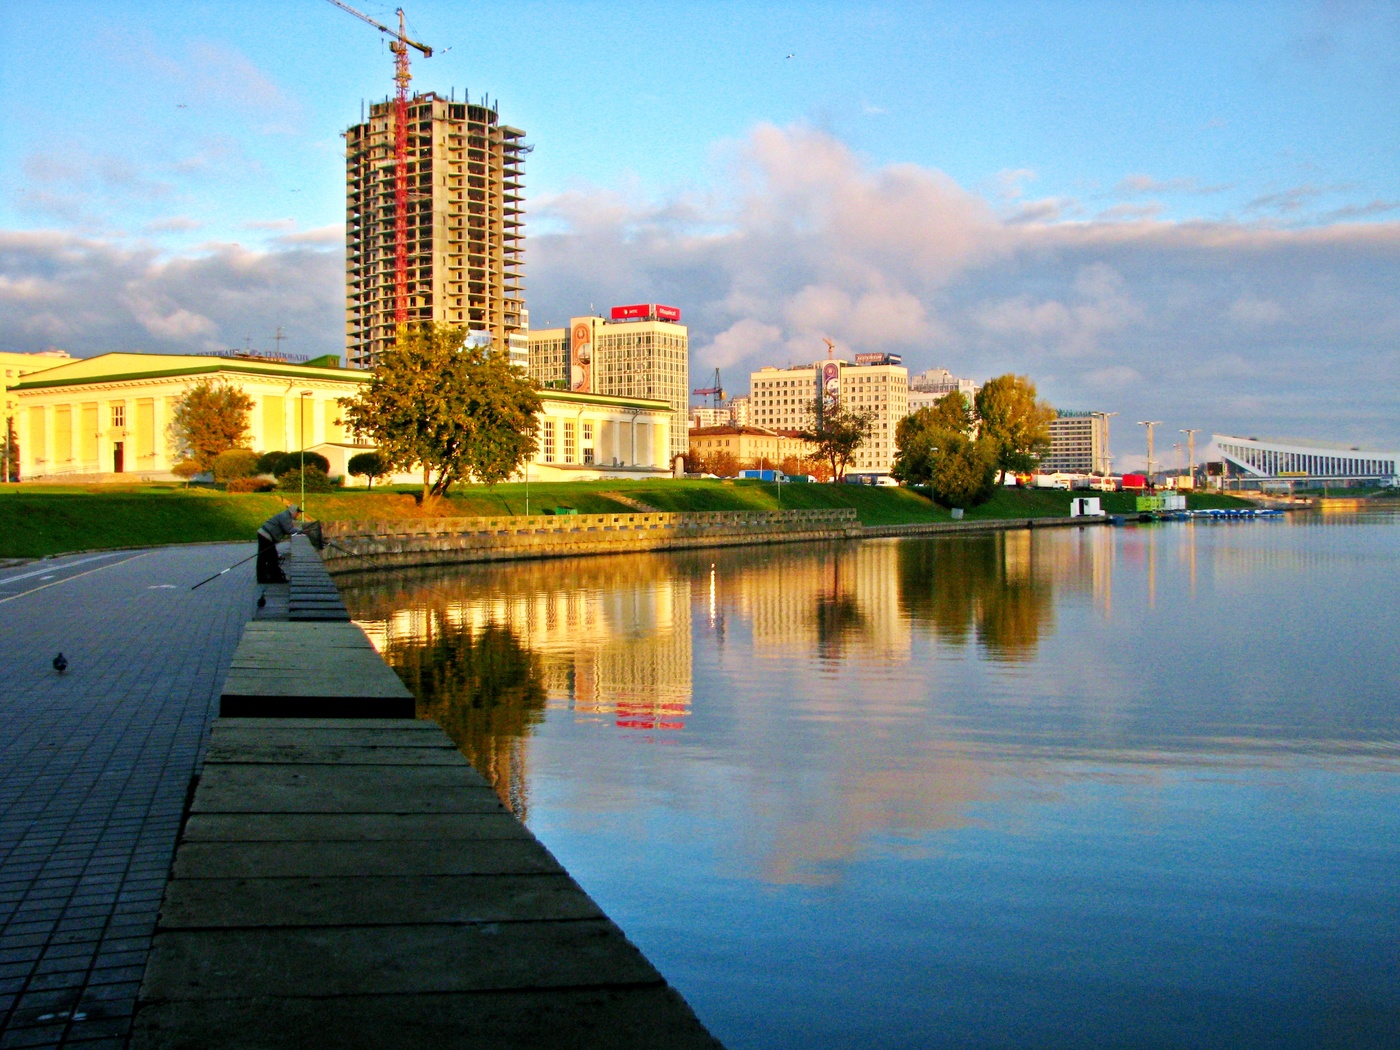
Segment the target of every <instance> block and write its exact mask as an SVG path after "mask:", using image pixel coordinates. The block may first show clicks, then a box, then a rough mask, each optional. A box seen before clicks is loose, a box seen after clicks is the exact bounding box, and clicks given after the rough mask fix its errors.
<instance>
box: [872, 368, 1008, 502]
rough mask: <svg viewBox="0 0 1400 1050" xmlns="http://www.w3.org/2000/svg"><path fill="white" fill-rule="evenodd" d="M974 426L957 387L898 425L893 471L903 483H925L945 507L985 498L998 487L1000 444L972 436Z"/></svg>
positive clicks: (980, 500)
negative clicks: (997, 470)
mask: <svg viewBox="0 0 1400 1050" xmlns="http://www.w3.org/2000/svg"><path fill="white" fill-rule="evenodd" d="M952 398H956V399H957V400H956V401H951V400H950V399H952ZM970 429H971V419H970V417H969V415H968V412H967V401H966V400H965V399H964V398H963V397H962V395H961V394H958V393H957V392H956V391H955V392H953V393H951V394H949V395H948V396H947V397H946V398H943V399H942V400H941V401H939V402H938V403H937V404H934V405H931V406H929V407H927V408H921V409H919V410H918V411H917V412H915V413H914V414H913V415H910V416H906V417H905V418H903V419H901V420H900V421H899V424H898V425H897V426H896V427H895V449H896V454H895V462H894V467H893V468H892V469H891V471H890V473H891V474H893V475H894V476H895V477H896V478H898V479H899V480H900V481H903V482H904V483H905V484H909V485H927V486H928V487H929V490H930V493H931V495H932V496H933V498H934V499H936V500H937V501H938V502H939V503H942V504H943V505H945V506H949V507H972V506H976V505H977V504H978V503H982V502H983V501H985V500H986V499H987V498H988V497H989V496H991V494H992V492H993V490H994V487H995V483H996V469H997V468H996V447H995V445H994V444H993V443H992V441H991V440H990V439H989V438H986V437H979V438H973V437H972V436H971V435H970V434H969V433H968V430H970Z"/></svg>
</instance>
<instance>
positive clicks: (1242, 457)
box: [1211, 434, 1400, 485]
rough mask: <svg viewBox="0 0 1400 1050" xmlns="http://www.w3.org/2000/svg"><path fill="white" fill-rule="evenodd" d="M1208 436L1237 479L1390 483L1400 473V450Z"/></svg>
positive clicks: (1225, 435)
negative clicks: (1383, 450) (1379, 450)
mask: <svg viewBox="0 0 1400 1050" xmlns="http://www.w3.org/2000/svg"><path fill="white" fill-rule="evenodd" d="M1211 440H1213V441H1214V442H1215V444H1216V447H1218V448H1219V449H1220V454H1221V455H1222V456H1223V457H1224V459H1225V462H1226V463H1227V464H1229V468H1230V473H1231V474H1232V475H1234V476H1235V478H1236V479H1237V480H1245V481H1260V482H1262V481H1292V482H1300V483H1307V482H1338V483H1340V482H1351V481H1359V482H1380V483H1381V484H1391V485H1393V484H1395V483H1396V479H1397V476H1400V470H1397V466H1400V452H1378V451H1373V450H1370V449H1363V448H1360V447H1358V446H1356V445H1323V444H1312V443H1309V442H1299V441H1291V442H1283V441H1260V440H1259V439H1258V438H1252V437H1237V436H1235V435H1233V434H1212V435H1211Z"/></svg>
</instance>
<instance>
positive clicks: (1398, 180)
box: [0, 0, 1400, 465]
mask: <svg viewBox="0 0 1400 1050" xmlns="http://www.w3.org/2000/svg"><path fill="white" fill-rule="evenodd" d="M358 6H360V7H361V9H362V10H365V11H367V12H368V13H369V14H371V15H373V16H374V17H376V18H378V19H379V20H381V21H385V22H387V21H389V20H390V19H392V18H393V9H392V7H390V6H388V5H386V4H384V3H373V2H369V0H365V2H363V3H361V4H359V5H358ZM409 16H410V27H411V30H412V32H413V33H414V34H416V35H417V36H418V37H419V38H420V39H422V40H425V41H426V42H427V43H429V44H432V45H433V46H434V47H435V48H436V49H437V52H438V53H437V54H436V55H435V56H434V57H433V58H432V59H429V60H423V61H418V62H417V63H415V67H414V73H415V84H416V86H418V87H419V88H421V89H429V88H431V89H435V90H438V91H442V92H447V91H453V90H455V91H456V92H457V95H458V97H461V95H462V93H463V92H470V94H471V97H472V98H474V99H475V98H478V97H479V96H481V95H482V94H483V93H484V94H488V95H489V96H490V97H491V99H492V100H499V106H500V110H501V114H502V119H503V120H505V121H506V122H507V123H511V124H514V125H516V126H518V127H521V128H524V129H525V130H526V131H527V132H528V134H529V139H530V141H531V142H533V143H534V145H535V151H534V153H533V154H532V155H531V156H530V159H529V163H528V167H527V172H528V179H527V184H528V209H529V215H528V218H529V227H528V234H529V240H528V242H527V243H528V255H527V258H528V264H527V284H528V288H529V291H528V299H529V305H530V309H531V315H532V318H533V321H534V323H535V324H536V326H539V325H542V324H545V323H560V322H562V321H564V320H565V319H567V318H568V317H569V316H571V315H574V314H580V313H584V312H586V311H587V310H588V309H589V307H590V305H592V306H595V307H597V308H599V309H603V308H605V307H607V306H608V305H611V304H614V303H620V302H637V301H646V300H651V301H661V302H669V303H674V304H675V305H678V306H680V307H681V308H682V309H683V310H684V312H685V319H686V321H687V323H688V324H689V325H690V329H691V340H692V342H691V346H692V366H691V367H692V378H693V379H694V380H695V382H696V385H703V384H701V383H700V380H701V379H702V378H703V377H704V376H705V375H706V374H707V373H708V372H709V370H711V369H713V368H714V367H717V366H718V367H720V368H722V369H723V370H724V375H725V379H726V385H727V386H729V387H731V388H735V387H737V388H739V389H742V388H743V387H744V386H745V385H746V379H747V372H748V370H749V369H750V368H754V367H757V366H759V365H761V364H769V363H774V364H780V365H782V364H787V363H789V362H790V361H791V362H797V361H807V360H811V359H813V358H814V357H817V356H821V355H822V353H823V350H824V348H823V346H822V343H821V338H822V337H823V336H829V337H830V338H832V339H834V340H836V342H837V344H838V346H839V347H840V348H841V349H842V351H844V352H846V353H851V352H857V351H862V350H890V351H896V352H900V353H903V354H904V355H905V360H906V363H907V364H909V365H910V366H911V367H912V368H913V369H915V370H918V369H923V368H929V367H947V368H950V369H952V370H953V371H954V372H956V373H958V374H961V375H971V376H974V377H976V378H978V379H982V378H986V377H988V376H991V375H995V374H999V373H1001V372H1005V371H1010V370H1014V371H1016V372H1021V373H1025V374H1028V375H1030V376H1031V377H1032V378H1033V379H1034V380H1035V381H1036V383H1037V384H1038V386H1039V388H1040V390H1041V392H1042V393H1043V394H1044V395H1046V396H1047V397H1048V398H1049V399H1050V400H1051V401H1052V402H1053V403H1054V404H1057V405H1060V406H1063V407H1072V408H1088V409H1098V410H1104V411H1117V412H1119V413H1120V416H1119V418H1118V419H1116V420H1115V421H1114V422H1115V427H1114V450H1115V453H1118V454H1119V463H1120V465H1125V464H1129V463H1132V462H1133V460H1132V459H1131V458H1130V457H1131V456H1132V454H1133V453H1140V452H1141V451H1142V446H1143V439H1142V433H1141V428H1140V427H1137V426H1135V425H1134V424H1135V422H1136V420H1139V419H1147V418H1151V419H1160V420H1162V421H1163V428H1162V429H1163V431H1165V432H1166V433H1167V434H1168V435H1170V436H1169V437H1168V439H1167V440H1166V441H1165V442H1164V441H1163V439H1162V438H1161V437H1159V442H1158V447H1159V449H1160V448H1161V447H1162V445H1163V444H1164V443H1165V444H1167V445H1169V444H1170V442H1171V441H1172V440H1175V439H1176V438H1177V437H1178V436H1179V435H1176V433H1175V432H1176V430H1177V429H1178V428H1181V427H1200V428H1203V429H1204V430H1206V431H1207V432H1210V431H1220V432H1228V433H1245V434H1258V435H1260V436H1266V435H1268V436H1294V437H1302V438H1311V439H1316V440H1335V441H1349V442H1358V443H1363V444H1375V445H1381V446H1390V447H1392V448H1393V447H1395V446H1396V445H1397V444H1400V412H1398V411H1397V409H1400V163H1397V147H1400V102H1397V99H1400V5H1397V4H1395V3H1384V4H1382V3H1377V4H1368V3H1347V2H1336V3H1298V4H1288V3H1282V2H1277V0H1275V2H1269V3H1259V4H1250V3H1243V2H1239V3H1225V2H1219V3H1194V4H1192V3H1171V4H1169V3H1165V2H1163V3H1153V4H1146V3H1144V4H1136V5H1134V4H1130V3H1121V2H1120V3H1105V4H1095V3H1089V2H1078V3H1070V2H1064V3H1054V2H1049V0H1040V2H1034V3H1020V4H1017V3H1007V4H997V3H985V4H936V3H919V4H907V5H905V4H815V3H789V4H781V3H779V4H775V3H765V4H750V3H740V2H735V3H723V2H710V3H703V4H698V3H697V4H684V3H682V4H674V3H673V4H666V5H656V4H648V5H645V6H643V5H629V4H618V3H609V4H603V3H576V4H555V3H528V2H511V3H485V2H482V3H472V4H463V3H460V2H455V3H454V2H447V0H422V2H414V3H413V5H412V7H411V8H410V9H409ZM390 73H391V60H390V56H389V53H388V51H387V49H386V47H385V45H384V41H383V40H382V39H381V38H380V36H379V34H377V33H376V32H375V31H374V30H373V29H371V28H370V27H368V26H366V25H364V24H363V23H360V22H358V21H357V20H355V19H354V18H352V17H350V16H349V15H347V14H345V13H344V12H341V11H338V10H336V9H335V8H334V7H333V6H332V5H331V4H329V3H327V2H325V0H277V2H263V3H258V2H240V3H236V4H235V3H231V2H219V3H198V2H183V3H178V4H177V3H136V2H127V3H100V2H97V3H94V2H92V0H87V2H83V3H65V2H62V0H44V2H34V0H9V2H7V3H6V4H4V5H0V91H3V97H4V98H5V99H6V107H5V111H4V115H3V116H0V349H6V350H38V349H44V348H47V347H49V346H58V347H61V348H64V349H67V350H69V351H70V352H73V353H76V354H81V355H90V354H95V353H101V352H104V351H108V350H135V349H143V350H152V351H163V352H180V351H190V350H207V349H218V348H223V347H231V346H243V345H245V344H248V345H252V346H254V347H261V348H267V347H270V346H271V345H272V343H273V337H274V333H275V332H276V331H277V329H278V327H279V326H280V327H281V329H282V331H283V333H284V335H285V337H286V339H285V342H284V344H283V347H284V349H287V350H289V351H293V352H297V353H305V354H320V353H325V352H338V351H340V350H341V349H342V348H343V342H342V331H343V325H342V250H343V228H342V220H343V207H344V200H343V191H344V178H343V160H342V152H341V150H342V142H341V139H340V133H341V131H342V130H343V129H344V128H345V127H346V126H348V125H349V124H351V123H353V122H354V121H356V120H357V119H358V118H359V115H360V107H361V103H362V100H374V99H378V98H382V97H384V95H385V94H386V93H387V92H388V90H389V88H390ZM1169 455H1170V454H1169ZM1159 458H1161V457H1160V456H1159Z"/></svg>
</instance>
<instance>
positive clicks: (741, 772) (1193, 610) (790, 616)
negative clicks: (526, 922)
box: [344, 516, 1400, 1050]
mask: <svg viewBox="0 0 1400 1050" xmlns="http://www.w3.org/2000/svg"><path fill="white" fill-rule="evenodd" d="M1397 581H1400V519H1396V518H1382V517H1373V518H1364V517H1346V518H1342V517H1335V516H1334V517H1330V518H1327V519H1322V518H1316V517H1314V518H1306V519H1298V518H1295V519H1293V520H1291V521H1284V522H1264V523H1248V524H1241V523H1231V524H1223V523H1222V524H1198V525H1191V524H1180V525H1165V526H1153V527H1142V528H1126V529H1109V528H1090V529H1085V530H1055V531H1046V532H1041V533H1035V534H1030V533H1025V532H1017V533H1009V534H1003V535H995V536H983V537H961V538H947V539H931V538H930V539H908V540H876V541H865V542H855V543H845V544H825V545H802V546H797V545H789V546H775V547H767V548H735V549H729V550H720V551H702V552H690V553H686V554H679V555H637V556H622V557H614V558H594V559H578V560H573V561H566V562H525V563H519V564H508V565H498V566H493V567H465V568H460V569H450V570H422V571H416V572H411V573H402V572H400V573H386V574H384V575H381V576H378V577H373V578H364V579H361V580H358V581H353V582H351V583H350V584H349V585H348V586H346V587H345V588H344V589H345V594H346V599H347V602H348V603H349V604H350V606H351V609H352V612H353V613H354V615H355V616H356V618H357V619H358V620H359V621H360V622H361V623H362V624H363V625H364V626H365V628H366V629H367V630H368V631H369V632H370V634H371V636H372V637H373V638H375V640H376V642H377V643H378V644H380V646H381V649H382V651H383V652H384V653H385V655H386V656H387V658H388V659H389V660H390V662H391V663H393V664H394V665H395V666H396V667H397V668H398V669H399V670H400V673H401V674H403V675H404V677H405V679H406V680H407V681H408V682H409V684H410V686H411V687H412V688H413V689H414V690H415V691H416V693H417V695H418V696H419V698H420V711H421V712H422V713H423V714H425V715H427V716H430V717H433V718H436V719H437V720H438V721H439V722H441V724H442V725H443V726H444V727H445V728H446V729H447V730H448V731H449V732H450V733H451V734H452V735H453V737H454V739H456V740H457V741H458V743H459V744H460V745H461V747H462V748H463V750H464V751H465V752H466V753H467V755H468V756H469V757H470V758H471V759H472V760H473V762H475V763H476V765H477V767H478V768H479V769H481V770H482V772H483V773H484V774H486V775H487V776H488V777H489V778H490V779H492V780H493V782H494V783H495V784H496V786H497V789H498V790H499V791H500V792H501V794H502V796H503V797H504V798H506V799H507V801H508V802H509V804H510V805H511V806H512V808H513V809H514V810H515V811H516V812H517V813H518V814H520V815H521V816H522V817H524V818H525V819H526V821H527V822H528V823H529V825H530V826H531V827H532V828H533V829H534V830H535V832H536V833H537V834H538V835H539V836H540V838H541V839H542V840H543V841H544V842H545V844H546V845H547V846H549V848H550V849H551V850H553V852H554V853H555V855H556V856H558V858H559V859H560V861H561V862H562V863H563V864H564V865H565V866H566V867H567V868H568V869H569V870H570V871H571V872H572V873H573V874H574V875H575V876H576V877H577V878H578V880H579V881H580V882H581V883H582V885H583V886H584V888H585V889H586V890H588V891H589V893H591V894H592V895H593V896H594V898H595V899H597V901H598V902H599V903H600V904H601V905H602V907H603V908H604V909H605V910H606V911H607V912H608V913H609V914H610V915H611V916H612V917H613V918H614V919H616V920H617V921H618V922H619V923H620V924H621V926H622V927H623V929H624V930H626V932H627V934H628V935H629V936H630V937H631V939H632V940H633V941H634V942H635V943H636V944H637V945H638V946H639V947H641V948H642V950H643V951H644V952H645V953H646V954H647V955H648V956H649V957H650V958H651V959H652V960H653V961H654V962H655V963H656V964H657V966H658V967H659V968H660V969H661V970H662V972H663V973H665V974H666V976H667V977H668V978H669V979H670V980H671V981H672V983H673V984H674V985H675V986H676V987H677V988H678V989H679V990H680V991H681V992H682V994H684V995H685V996H686V998H687V999H688V1000H689V1001H690V1003H691V1004H692V1005H693V1006H694V1007H695V1009H696V1011H697V1013H699V1015H700V1017H701V1019H702V1020H703V1021H704V1022H705V1023H706V1024H707V1025H708V1026H709V1027H710V1029H711V1030H712V1031H713V1032H714V1033H715V1034H716V1035H717V1036H718V1037H719V1038H720V1039H722V1040H723V1041H724V1042H725V1043H726V1044H728V1045H729V1046H730V1047H733V1048H741V1047H801V1048H803V1050H813V1048H816V1047H845V1046H849V1047H900V1046H919V1047H923V1046H972V1047H1018V1048H1020V1047H1076V1048H1078V1047H1090V1046H1092V1047H1115V1046H1121V1047H1133V1048H1138V1047H1149V1046H1162V1047H1265V1046H1267V1047H1320V1046H1376V1047H1391V1048H1393V1047H1397V1046H1400V655H1397V642H1398V641H1400V612H1397V602H1396V587H1397Z"/></svg>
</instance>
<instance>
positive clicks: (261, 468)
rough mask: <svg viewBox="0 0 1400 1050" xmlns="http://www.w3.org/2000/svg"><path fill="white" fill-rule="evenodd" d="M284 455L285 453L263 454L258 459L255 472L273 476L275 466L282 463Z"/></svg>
mask: <svg viewBox="0 0 1400 1050" xmlns="http://www.w3.org/2000/svg"><path fill="white" fill-rule="evenodd" d="M286 454H287V453H285V452H264V453H263V454H262V455H261V456H259V457H258V470H257V472H258V473H259V474H272V475H274V476H275V475H276V474H277V464H279V463H281V462H282V457H283V456H285V455H286Z"/></svg>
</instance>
